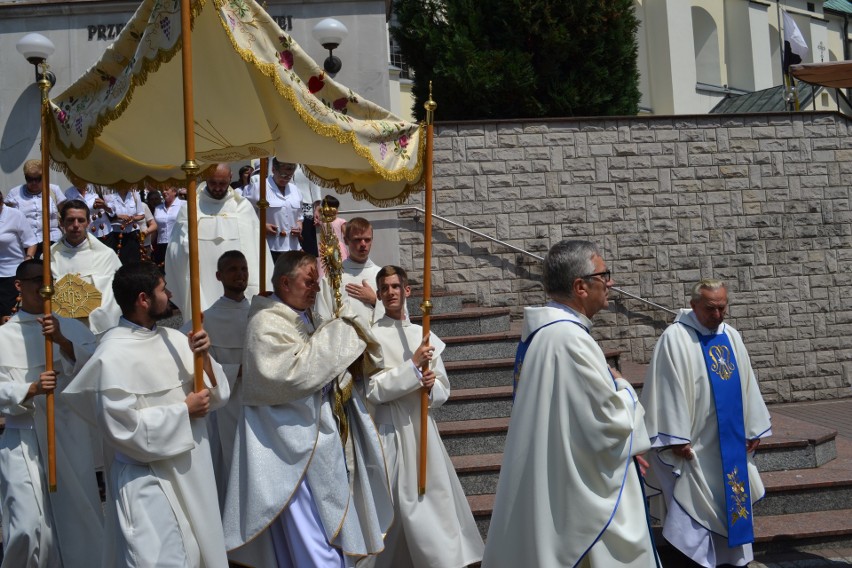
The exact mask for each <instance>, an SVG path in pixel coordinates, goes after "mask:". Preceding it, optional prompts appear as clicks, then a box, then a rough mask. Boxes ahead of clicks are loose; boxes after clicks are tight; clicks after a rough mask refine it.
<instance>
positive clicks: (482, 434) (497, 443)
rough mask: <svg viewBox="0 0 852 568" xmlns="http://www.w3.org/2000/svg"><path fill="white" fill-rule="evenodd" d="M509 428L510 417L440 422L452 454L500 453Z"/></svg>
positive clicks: (445, 443)
mask: <svg viewBox="0 0 852 568" xmlns="http://www.w3.org/2000/svg"><path fill="white" fill-rule="evenodd" d="M508 429H509V418H508V417H503V418H480V419H476V420H458V421H452V422H438V431H439V432H440V433H441V439H442V440H443V441H444V446H445V447H446V448H447V453H448V454H450V455H451V456H461V455H476V454H492V453H500V452H502V451H503V447H504V446H505V445H506V432H507V431H508Z"/></svg>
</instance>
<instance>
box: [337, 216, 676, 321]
mask: <svg viewBox="0 0 852 568" xmlns="http://www.w3.org/2000/svg"><path fill="white" fill-rule="evenodd" d="M389 211H416V212H418V213H421V214H423V215H425V214H426V211H425V210H424V209H423V208H422V207H415V206H413V205H410V206H407V207H387V208H383V209H378V208H377V209H353V210H350V211H340V214H350V213H354V214H363V213H387V212H389ZM432 218H433V219H437V220H439V221H442V222H444V223H447V224H448V225H452V226H453V227H456V228H458V229H462V230H464V231H467V232H468V233H473V234H474V235H476V236H478V237H482V238H483V239H485V240H487V241H491V242H492V243H495V244H498V245H500V246H502V247H504V248H507V249H509V250H512V251H514V252H516V253H518V254H523V255H525V256H528V257H530V258H534V259H536V260H544V257H541V256H539V255H537V254H535V253H533V252H530V251H527V250H524V249H522V248H518V247H516V246H514V245H510V244H509V243H507V242H504V241H501V240H500V239H497V238H494V237H492V236H490V235H486V234H485V233H481V232H479V231H477V230H476V229H471V228H470V227H466V226H464V225H462V224H461V223H456V222H455V221H453V220H451V219H447V218H446V217H441V216H440V215H435V214H434V213H432ZM612 290H614V291H616V292H618V293H619V294H623V295H625V296H627V297H628V298H632V299H634V300H637V301H639V302H642V303H645V304H648V305H649V306H651V307H653V308H656V309H658V310H662V311H664V312H668V313H670V314H672V315H677V312H676V311H674V310H672V309H669V308H667V307H665V306H661V305H660V304H658V303H656V302H652V301H651V300H646V299H645V298H642V297H639V296H637V295H636V294H631V293H630V292H628V291H626V290H623V289H621V288H619V287H618V286H613V287H612Z"/></svg>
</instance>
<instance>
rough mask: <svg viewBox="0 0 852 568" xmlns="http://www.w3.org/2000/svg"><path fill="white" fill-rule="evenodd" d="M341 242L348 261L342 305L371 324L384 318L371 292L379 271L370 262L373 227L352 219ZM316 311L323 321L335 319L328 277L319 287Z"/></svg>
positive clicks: (343, 281) (373, 293)
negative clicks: (346, 252) (347, 254)
mask: <svg viewBox="0 0 852 568" xmlns="http://www.w3.org/2000/svg"><path fill="white" fill-rule="evenodd" d="M343 241H344V243H345V244H346V247H347V248H348V249H349V258H347V259H346V260H344V261H343V278H342V285H343V289H342V290H341V291H340V293H341V295H342V296H343V303H344V304H347V305H349V306H350V307H351V308H352V310H353V311H354V312H355V313H357V314H359V315H361V316H362V317H363V318H364V319H365V320H367V321H368V322H370V324H373V323H375V322H377V321H378V320H380V319H381V318H382V316H384V315H385V308H384V306H382V303H381V302H380V301H378V296H377V295H376V290H375V289H374V288H373V286H375V283H376V275H377V274H378V273H379V270H380V269H381V267H380V266H378V265H377V264H376V263H374V262H373V261H372V260H370V249H371V248H372V247H373V226H372V225H371V224H370V222H369V221H368V220H366V219H364V218H363V217H354V218H352V219H350V220H348V221H347V222H346V226H345V228H344V233H343ZM320 260H321V259H320ZM316 309H317V313H318V315H319V316H320V318H322V320H323V321H326V320H329V319H331V318H332V317H333V316H334V292H333V291H332V287H331V284H330V283H329V281H328V278H327V277H326V278H323V280H322V283H321V285H320V293H319V295H318V296H317V306H316Z"/></svg>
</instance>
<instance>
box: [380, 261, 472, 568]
mask: <svg viewBox="0 0 852 568" xmlns="http://www.w3.org/2000/svg"><path fill="white" fill-rule="evenodd" d="M376 289H377V290H378V291H379V297H380V298H381V301H382V305H383V306H384V308H385V316H384V317H383V318H382V319H380V320H379V321H378V322H376V323H375V324H374V325H373V334H375V336H376V339H377V340H378V341H379V343H380V344H381V346H382V356H383V359H384V363H385V367H386V368H385V370H384V371H382V372H380V373H376V374H375V375H373V376H372V377H370V381H369V384H368V386H367V399H368V400H369V401H370V402H372V403H373V404H374V405H375V407H374V413H373V417H374V420H375V422H376V425H377V426H378V428H379V434H380V435H381V437H382V445H383V446H384V449H385V460H386V463H387V467H388V477H389V478H390V481H391V488H392V492H393V498H394V517H395V522H394V524H393V526H392V527H391V530H390V532H388V534H387V536H386V537H385V550H384V552H382V553H381V554H380V555H379V556H378V558H377V559H376V563H375V566H376V568H385V567H386V568H406V567H411V568H415V567H417V568H421V567H422V568H427V567H428V568H462V567H463V566H468V565H469V564H474V563H476V562H479V561H480V560H482V550H483V544H482V537H481V536H479V529H478V528H477V526H476V521H474V519H473V514H472V513H471V511H470V505H469V504H468V502H467V498H466V497H465V494H464V490H463V489H462V486H461V483H459V479H458V476H457V475H456V470H455V468H454V467H453V464H452V462H451V461H450V456H449V455H447V450H446V449H445V448H444V443H443V442H442V441H441V435H440V434H439V433H438V425H437V424H436V423H435V420H434V419H433V418H432V417H431V416H429V417H428V418H427V430H426V436H427V445H426V452H427V456H426V480H427V481H426V486H427V490H426V494H425V495H422V496H420V495H418V486H417V473H418V463H419V461H418V460H419V451H420V445H419V442H420V436H421V432H420V392H421V391H422V389H423V388H427V389H429V401H430V402H429V408H438V407H440V406H441V405H442V404H444V403H445V402H446V401H447V399H448V398H449V396H450V381H449V380H448V379H447V371H446V369H445V368H444V363H443V362H442V361H441V352H442V351H443V350H444V347H445V345H444V343H443V342H442V341H441V340H440V339H438V338H437V337H435V336H434V335H431V336H430V338H429V340H428V341H425V340H424V339H423V328H421V327H420V326H419V325H415V324H413V323H411V322H410V321H409V320H408V318H406V317H405V299H406V298H408V296H409V295H410V294H411V288H410V287H409V286H408V277H407V276H406V274H405V271H404V270H403V269H402V268H400V267H398V266H385V267H384V268H382V269H381V270H380V271H379V274H378V276H377V277H376ZM427 363H428V364H429V368H428V370H426V371H422V372H421V369H422V368H423V367H424V366H425V365H426V364H427Z"/></svg>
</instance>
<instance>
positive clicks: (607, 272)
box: [580, 270, 612, 284]
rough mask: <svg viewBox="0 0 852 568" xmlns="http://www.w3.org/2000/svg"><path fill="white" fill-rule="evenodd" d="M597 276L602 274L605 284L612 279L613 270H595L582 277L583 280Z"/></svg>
mask: <svg viewBox="0 0 852 568" xmlns="http://www.w3.org/2000/svg"><path fill="white" fill-rule="evenodd" d="M595 276H600V277H601V278H602V279H603V281H604V284H606V283H607V282H609V281H610V280H612V271H611V270H604V271H603V272H595V273H594V274H586V275H585V276H580V278H582V279H583V280H588V279H589V278H594V277H595Z"/></svg>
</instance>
